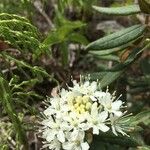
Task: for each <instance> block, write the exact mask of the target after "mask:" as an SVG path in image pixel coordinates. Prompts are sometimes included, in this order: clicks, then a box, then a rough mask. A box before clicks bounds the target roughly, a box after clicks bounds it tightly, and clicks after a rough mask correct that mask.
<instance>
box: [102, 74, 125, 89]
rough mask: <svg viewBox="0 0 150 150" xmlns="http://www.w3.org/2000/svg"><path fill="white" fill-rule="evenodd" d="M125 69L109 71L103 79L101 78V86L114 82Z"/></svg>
mask: <svg viewBox="0 0 150 150" xmlns="http://www.w3.org/2000/svg"><path fill="white" fill-rule="evenodd" d="M122 72H123V71H117V72H108V73H107V74H106V75H105V76H104V77H103V78H102V80H100V85H101V88H104V87H106V86H107V85H109V84H110V83H112V82H113V81H115V80H116V79H117V78H118V77H119V76H120V75H121V74H122Z"/></svg>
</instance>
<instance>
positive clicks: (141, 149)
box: [137, 146, 150, 150]
mask: <svg viewBox="0 0 150 150" xmlns="http://www.w3.org/2000/svg"><path fill="white" fill-rule="evenodd" d="M137 150H150V146H138V148H137Z"/></svg>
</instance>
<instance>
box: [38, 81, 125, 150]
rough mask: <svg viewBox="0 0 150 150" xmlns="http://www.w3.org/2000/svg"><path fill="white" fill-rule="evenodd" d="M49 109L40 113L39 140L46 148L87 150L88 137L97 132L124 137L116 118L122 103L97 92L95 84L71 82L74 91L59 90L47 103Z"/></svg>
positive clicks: (71, 89)
mask: <svg viewBox="0 0 150 150" xmlns="http://www.w3.org/2000/svg"><path fill="white" fill-rule="evenodd" d="M48 102H49V106H48V107H47V108H46V110H44V111H43V113H44V115H45V119H43V121H42V123H41V124H42V125H43V127H42V129H41V130H42V137H43V139H45V141H46V143H45V146H47V147H49V148H50V149H54V150H61V149H65V150H88V149H89V144H88V142H87V141H88V137H86V138H85V133H86V132H87V133H88V132H89V131H90V132H91V134H92V135H94V134H97V135H98V134H99V132H100V131H102V132H107V131H108V130H109V129H110V127H111V128H112V132H113V133H114V134H115V135H117V132H120V133H121V134H123V135H125V133H124V131H123V128H122V126H120V124H118V122H117V120H116V119H115V117H118V118H119V117H120V116H121V115H122V112H121V110H120V108H121V106H122V104H123V102H122V101H121V100H118V99H117V100H115V97H114V95H112V94H110V93H109V92H108V91H106V92H102V91H101V90H99V84H98V83H97V82H95V81H94V82H91V83H90V82H89V81H85V82H80V83H77V81H73V87H68V90H65V89H61V90H60V91H59V93H58V94H57V95H56V96H54V97H53V98H49V99H48Z"/></svg>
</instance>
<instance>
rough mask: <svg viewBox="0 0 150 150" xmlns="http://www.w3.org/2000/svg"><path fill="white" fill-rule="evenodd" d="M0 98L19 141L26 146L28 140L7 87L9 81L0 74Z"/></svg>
mask: <svg viewBox="0 0 150 150" xmlns="http://www.w3.org/2000/svg"><path fill="white" fill-rule="evenodd" d="M0 91H1V92H0V100H1V101H2V106H3V107H4V109H5V111H6V112H7V114H8V116H9V118H10V119H11V121H12V123H13V125H14V128H15V131H16V133H17V134H18V137H19V141H20V143H22V144H24V146H25V147H26V148H27V147H28V142H27V139H26V135H25V131H24V128H23V126H22V124H21V122H20V120H19V118H18V115H17V113H16V110H15V104H14V101H13V99H12V93H11V90H10V87H9V83H8V82H7V81H6V80H5V79H4V78H3V77H1V76H0Z"/></svg>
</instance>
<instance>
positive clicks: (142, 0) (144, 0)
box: [138, 0, 150, 14]
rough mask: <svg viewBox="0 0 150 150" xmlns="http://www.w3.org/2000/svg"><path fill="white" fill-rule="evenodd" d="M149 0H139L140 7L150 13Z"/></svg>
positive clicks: (144, 11)
mask: <svg viewBox="0 0 150 150" xmlns="http://www.w3.org/2000/svg"><path fill="white" fill-rule="evenodd" d="M148 1H149V0H138V2H139V6H140V9H141V11H142V12H143V13H146V14H150V2H148Z"/></svg>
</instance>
